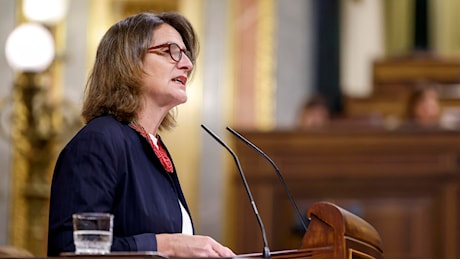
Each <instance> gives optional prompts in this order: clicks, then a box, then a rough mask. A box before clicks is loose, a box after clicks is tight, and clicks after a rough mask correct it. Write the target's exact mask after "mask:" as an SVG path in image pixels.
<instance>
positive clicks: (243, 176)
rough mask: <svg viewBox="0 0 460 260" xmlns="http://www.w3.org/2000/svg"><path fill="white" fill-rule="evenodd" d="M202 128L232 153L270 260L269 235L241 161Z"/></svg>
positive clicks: (264, 249)
mask: <svg viewBox="0 0 460 260" xmlns="http://www.w3.org/2000/svg"><path fill="white" fill-rule="evenodd" d="M201 127H202V128H203V129H204V130H206V132H208V134H210V135H211V136H212V137H213V138H214V139H215V140H216V141H217V142H218V143H220V144H221V145H222V146H223V147H225V149H227V151H229V152H230V154H231V155H232V157H233V159H234V160H235V163H236V166H237V167H238V172H239V173H240V176H241V179H242V180H243V184H244V188H245V189H246V193H247V194H248V198H249V202H250V203H251V206H252V210H253V211H254V214H255V215H256V218H257V222H258V223H259V228H260V231H261V232H262V239H263V243H264V248H263V251H262V256H263V258H270V249H269V248H268V242H267V235H266V233H265V227H264V224H263V223H262V219H261V218H260V215H259V211H258V210H257V206H256V203H255V202H254V199H253V198H252V194H251V190H250V189H249V185H248V182H247V181H246V177H245V175H244V172H243V169H242V168H241V164H240V161H239V160H238V156H236V154H235V152H233V150H232V149H231V148H230V147H229V146H228V145H227V144H226V143H225V142H224V141H222V139H220V138H219V137H218V136H217V135H216V134H215V133H214V132H212V131H211V130H210V129H209V128H207V127H206V126H204V125H203V124H202V125H201Z"/></svg>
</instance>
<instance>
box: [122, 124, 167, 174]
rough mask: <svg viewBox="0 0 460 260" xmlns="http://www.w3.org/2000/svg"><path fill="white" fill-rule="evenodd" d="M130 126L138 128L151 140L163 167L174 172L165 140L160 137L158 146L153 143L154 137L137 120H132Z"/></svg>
mask: <svg viewBox="0 0 460 260" xmlns="http://www.w3.org/2000/svg"><path fill="white" fill-rule="evenodd" d="M129 126H130V127H131V128H133V129H134V130H136V131H137V132H138V133H139V134H141V135H142V136H143V137H144V138H145V139H147V141H148V142H149V144H150V146H151V147H152V149H153V152H155V155H156V156H157V158H158V159H159V160H160V162H161V164H162V165H163V168H164V169H165V170H166V171H167V172H168V173H173V172H174V168H173V164H172V162H171V159H170V158H169V156H168V154H167V153H166V149H165V148H164V146H163V142H161V139H160V138H158V146H156V145H155V144H154V143H153V141H152V138H150V136H149V134H148V133H147V131H145V129H144V128H143V127H142V126H141V125H139V124H138V123H136V122H131V123H129Z"/></svg>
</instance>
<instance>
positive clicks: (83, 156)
mask: <svg viewBox="0 0 460 260" xmlns="http://www.w3.org/2000/svg"><path fill="white" fill-rule="evenodd" d="M197 52H198V41H197V38H196V35H195V32H194V30H193V28H192V26H191V24H190V23H189V22H188V21H187V20H186V19H185V18H184V17H183V16H181V15H179V14H177V13H161V14H151V13H141V14H138V15H134V16H131V17H128V18H126V19H124V20H122V21H120V22H118V23H116V24H114V25H113V26H112V27H111V28H110V29H109V30H108V31H107V33H106V34H105V35H104V37H103V38H102V40H101V42H100V44H99V47H98V50H97V54H96V61H95V63H94V67H93V70H92V72H91V74H90V77H89V79H88V83H87V86H86V90H85V99H84V103H83V111H82V116H83V118H84V120H85V123H86V125H85V126H84V127H83V128H82V129H81V130H80V131H79V132H78V133H77V134H76V136H75V137H74V138H73V139H72V140H71V141H70V142H69V143H68V144H67V145H66V147H65V148H64V149H63V150H62V152H61V153H60V155H59V158H58V160H57V162H56V166H55V170H54V174H53V180H52V186H51V199H50V216H49V234H48V255H49V256H57V255H59V254H60V253H62V252H73V251H74V250H75V247H74V244H73V237H72V236H73V229H72V214H73V213H77V212H108V213H112V214H113V215H114V228H113V243H112V248H111V250H112V251H157V252H159V253H160V254H162V255H164V256H167V257H211V258H216V257H232V256H234V253H233V252H232V251H231V250H230V249H228V248H227V247H224V246H222V245H221V244H219V243H218V242H216V241H215V240H213V239H212V238H210V237H207V236H198V235H193V233H194V231H193V224H192V221H191V218H190V212H189V209H188V207H187V203H186V201H185V198H184V195H183V193H182V190H181V187H180V184H179V180H178V177H177V174H176V170H175V168H174V164H173V163H172V160H171V159H170V154H169V153H168V151H167V149H166V147H165V145H164V144H163V142H162V140H161V139H160V137H159V135H158V131H159V130H162V129H165V130H169V129H171V128H172V127H173V126H174V123H175V121H174V116H173V114H172V109H173V108H174V107H176V106H177V105H179V104H182V103H184V102H186V100H187V95H186V85H187V82H188V81H189V78H190V74H191V72H192V69H193V66H194V64H195V59H196V56H197Z"/></svg>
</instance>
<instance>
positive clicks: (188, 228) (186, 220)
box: [149, 134, 193, 235]
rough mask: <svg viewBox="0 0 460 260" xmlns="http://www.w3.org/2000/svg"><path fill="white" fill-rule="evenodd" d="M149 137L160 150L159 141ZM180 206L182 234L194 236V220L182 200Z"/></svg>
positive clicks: (152, 136) (151, 136)
mask: <svg viewBox="0 0 460 260" xmlns="http://www.w3.org/2000/svg"><path fill="white" fill-rule="evenodd" d="M149 136H150V139H152V142H153V144H154V145H155V147H156V148H158V139H157V138H156V137H155V136H154V135H152V134H149ZM179 205H180V211H181V213H182V233H183V234H187V235H193V227H192V219H191V218H190V215H189V214H188V212H187V210H185V208H184V205H182V203H181V202H180V200H179Z"/></svg>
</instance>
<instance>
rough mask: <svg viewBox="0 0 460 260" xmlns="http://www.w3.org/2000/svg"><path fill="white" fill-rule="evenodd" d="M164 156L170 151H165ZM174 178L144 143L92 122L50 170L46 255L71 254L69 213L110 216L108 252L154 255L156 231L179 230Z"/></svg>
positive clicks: (121, 128)
mask: <svg viewBox="0 0 460 260" xmlns="http://www.w3.org/2000/svg"><path fill="white" fill-rule="evenodd" d="M168 155H169V153H168ZM179 200H180V201H181V203H182V204H183V205H184V207H185V208H186V209H187V211H189V209H188V206H187V203H186V201H185V198H184V195H183V193H182V189H181V187H180V185H179V180H178V177H177V174H176V170H175V168H174V173H172V174H171V173H168V172H166V171H165V170H164V168H163V166H162V165H161V163H160V161H159V159H158V158H157V157H156V156H155V153H154V152H153V149H152V148H151V146H150V144H149V142H148V141H147V139H145V138H144V137H142V136H141V135H140V134H139V133H138V132H136V131H135V130H134V129H132V128H131V127H130V126H129V125H127V124H123V123H121V122H119V121H117V120H116V119H115V118H113V117H112V116H102V117H99V118H95V119H93V120H92V121H90V122H89V123H88V124H87V125H85V126H84V127H83V128H82V129H81V130H80V131H79V132H78V133H77V134H76V135H75V136H74V138H73V139H72V140H71V141H70V142H69V143H68V144H67V145H66V146H65V147H64V149H63V150H62V151H61V153H60V155H59V157H58V160H57V162H56V166H55V169H54V174H53V179H52V184H51V199H50V212H49V230H48V255H49V256H58V255H59V254H60V253H61V252H74V251H75V246H74V244H73V229H72V214H73V213H77V212H109V213H112V214H114V228H113V243H112V251H156V250H157V242H156V238H155V234H157V233H180V232H182V214H181V210H180V206H179Z"/></svg>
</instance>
